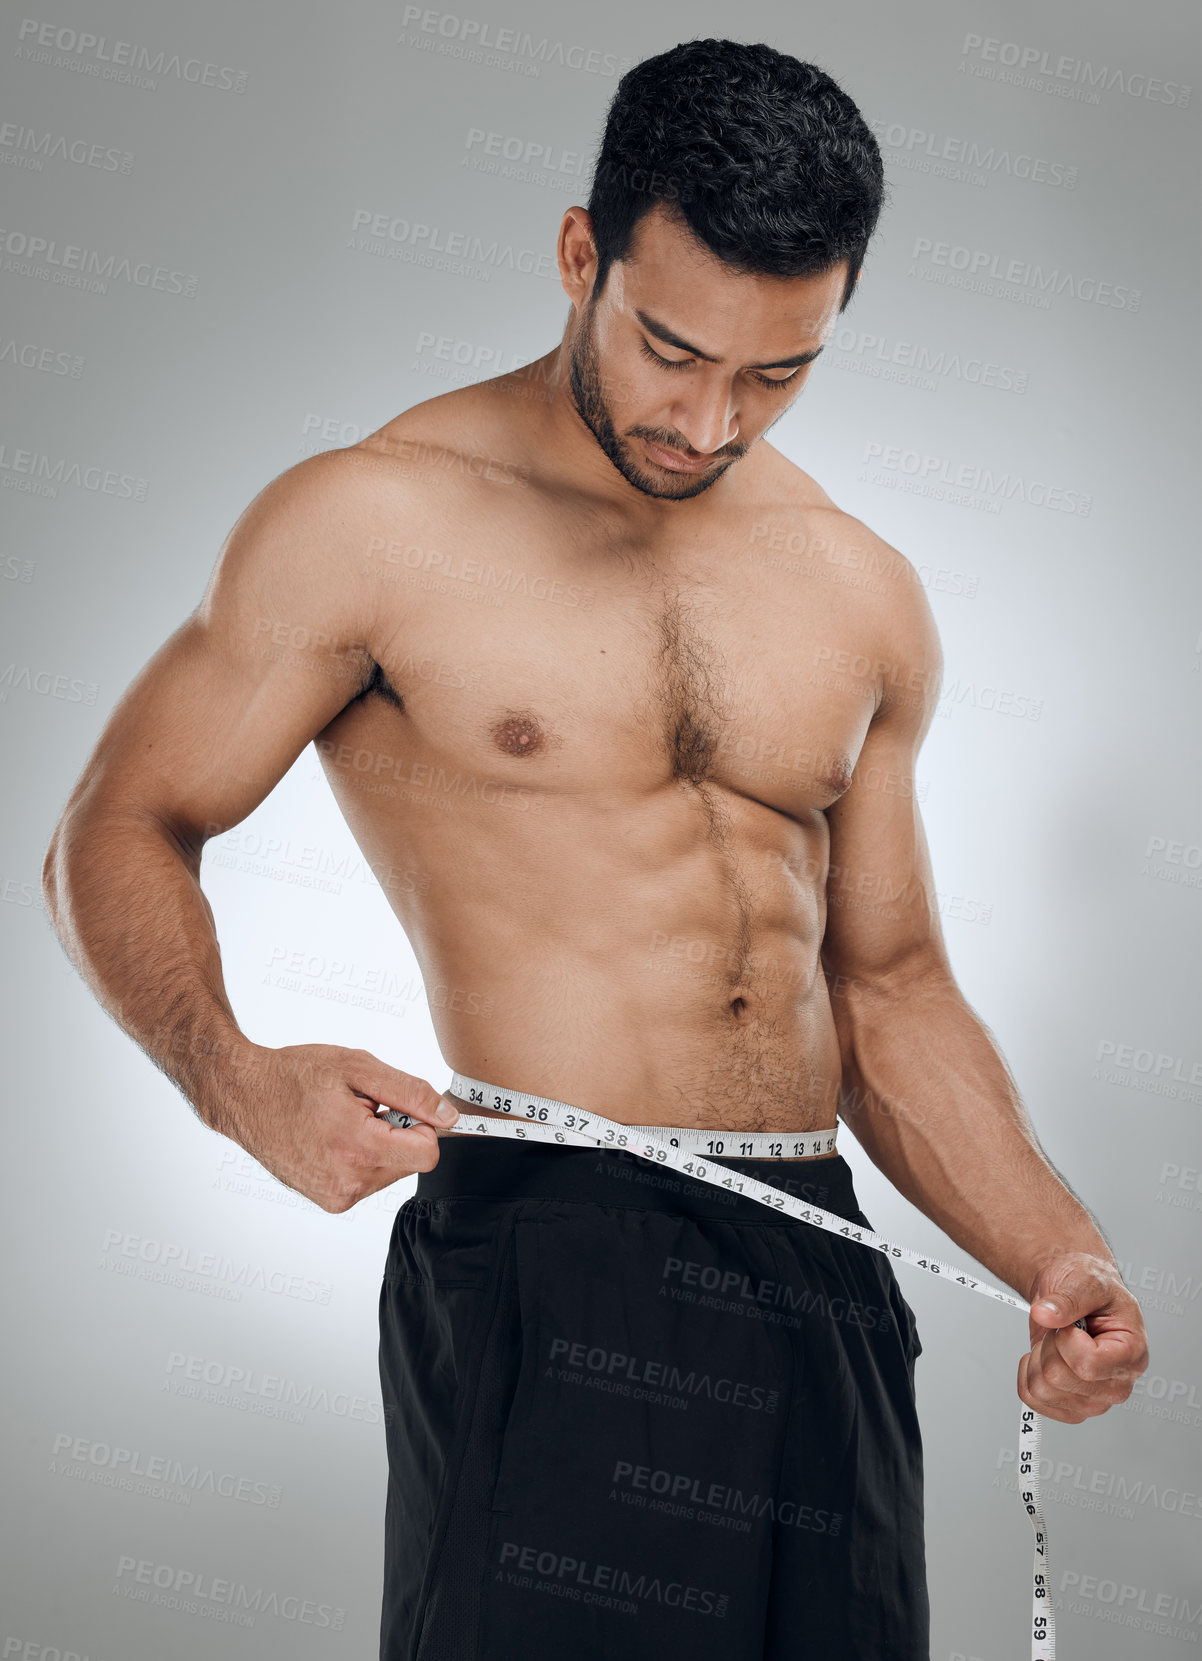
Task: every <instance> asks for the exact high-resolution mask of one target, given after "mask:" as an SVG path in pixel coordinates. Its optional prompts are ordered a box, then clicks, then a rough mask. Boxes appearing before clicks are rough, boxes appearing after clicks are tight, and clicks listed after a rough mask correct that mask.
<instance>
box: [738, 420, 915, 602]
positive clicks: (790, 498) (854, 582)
mask: <svg viewBox="0 0 1202 1661" xmlns="http://www.w3.org/2000/svg"><path fill="white" fill-rule="evenodd" d="M766 448H767V449H768V451H769V463H768V466H767V467H766V468H765V469H764V472H763V474H762V476H761V478H760V479H759V480H757V482H756V503H757V506H756V512H757V514H758V516H759V519H760V521H761V523H760V530H759V536H760V540H761V541H762V542H764V543H765V544H768V545H772V544H773V543H775V545H776V546H777V547H778V548H779V549H780V550H781V551H787V552H788V553H790V554H792V555H794V556H795V557H797V558H799V559H801V560H806V559H808V560H809V561H811V562H813V563H814V564H815V565H822V566H824V567H833V568H834V569H835V570H836V571H838V573H839V574H840V581H841V582H842V583H843V584H844V585H845V586H847V587H848V588H849V589H851V590H852V591H853V592H856V593H859V594H861V595H862V596H863V597H864V599H865V601H866V602H871V601H872V600H874V599H877V600H882V601H885V602H886V605H885V607H884V608H883V609H885V610H889V611H893V610H894V609H895V608H896V606H897V604H898V602H899V601H902V600H903V599H904V598H909V599H910V600H911V601H912V600H913V599H914V597H915V596H914V595H913V594H912V593H911V592H910V591H911V590H918V594H917V598H918V601H919V605H920V608H921V605H922V604H923V603H925V595H924V594H923V593H922V592H921V590H922V584H921V581H920V579H919V575H918V571H917V569H916V568H915V566H914V564H913V563H912V561H911V560H909V559H908V558H907V557H906V555H905V554H903V553H902V552H901V550H900V549H898V548H895V547H894V546H893V545H892V544H891V543H889V542H886V540H885V538H884V537H883V536H880V535H879V534H878V533H877V532H876V531H874V530H873V529H872V528H871V527H870V526H869V525H866V524H865V522H864V521H863V520H862V519H859V518H857V517H856V515H855V514H853V513H849V512H848V511H847V509H846V508H842V507H840V506H839V504H838V503H837V502H836V501H835V500H834V499H833V498H832V497H831V496H830V495H828V494H827V492H826V491H825V490H823V488H822V486H821V485H820V484H819V483H818V482H817V480H816V479H814V478H813V477H812V476H811V475H810V474H809V473H807V472H806V471H805V470H804V469H803V468H801V467H799V466H798V465H797V464H796V463H795V462H793V461H790V460H789V458H788V457H787V456H783V455H781V453H780V452H779V451H778V450H774V449H773V448H772V447H771V446H766Z"/></svg>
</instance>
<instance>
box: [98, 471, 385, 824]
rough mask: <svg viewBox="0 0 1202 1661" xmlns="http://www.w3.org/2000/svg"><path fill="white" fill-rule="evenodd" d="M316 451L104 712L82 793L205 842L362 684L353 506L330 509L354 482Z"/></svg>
mask: <svg viewBox="0 0 1202 1661" xmlns="http://www.w3.org/2000/svg"><path fill="white" fill-rule="evenodd" d="M312 459H313V461H317V462H326V463H327V465H326V466H325V467H324V468H312V467H311V466H309V464H308V463H302V464H301V466H300V467H299V468H293V469H290V470H289V472H288V473H286V474H282V475H281V476H280V478H278V479H276V480H273V481H272V483H271V484H270V485H268V486H267V488H266V489H265V490H264V491H262V492H261V493H260V494H259V495H258V496H257V497H256V498H255V500H254V501H253V502H252V503H251V504H250V506H249V507H248V508H247V510H246V512H245V513H243V514H242V516H241V517H240V518H239V520H238V522H237V524H236V525H235V526H234V528H233V530H232V531H231V533H230V535H229V537H228V538H227V539H226V542H225V545H224V546H223V548H222V550H221V553H220V556H219V558H218V561H217V564H216V567H215V569H214V572H213V575H212V578H211V580H210V582H209V585H208V589H207V591H206V593H205V597H204V600H203V601H202V603H201V605H200V606H199V608H198V609H197V611H196V612H195V613H194V614H193V615H192V616H191V617H190V618H188V620H187V621H186V622H185V623H184V624H183V625H182V626H181V627H180V628H179V629H177V630H176V632H175V634H174V635H172V636H171V638H170V639H169V640H168V641H166V642H165V643H164V645H163V646H161V647H160V648H159V650H158V651H157V652H156V653H155V654H154V656H153V657H152V658H151V659H150V661H149V663H147V664H146V666H145V668H144V669H143V670H142V671H141V673H140V674H139V675H138V676H137V677H136V678H135V680H134V681H133V683H132V684H131V685H130V687H129V688H128V690H127V691H126V693H125V694H124V696H123V697H122V699H121V701H120V702H119V704H118V705H117V707H116V709H115V710H114V711H113V714H112V716H111V717H110V719H109V722H108V724H107V726H106V728H105V730H104V732H103V734H102V735H101V739H100V742H99V744H98V745H97V747H96V750H95V752H94V754H93V756H92V759H91V761H90V762H89V764H88V768H87V769H86V770H85V773H84V776H83V778H82V779H81V781H80V786H79V791H78V794H79V795H80V796H81V797H82V798H83V799H90V800H91V801H92V802H96V803H100V804H102V805H103V807H104V808H105V810H116V811H128V812H132V813H145V814H149V815H153V816H154V817H156V818H158V819H159V820H161V821H162V823H163V824H164V825H166V826H167V827H168V828H170V829H171V830H172V831H173V832H174V833H175V834H176V835H177V836H179V837H180V839H181V840H183V841H186V842H197V841H202V840H203V839H204V838H205V837H206V836H210V835H214V834H217V833H218V832H219V831H221V830H224V829H227V828H228V827H229V826H230V825H235V824H237V823H238V822H239V821H240V820H241V819H244V818H245V817H246V815H247V814H248V813H250V812H252V811H253V810H254V808H255V807H257V806H258V805H259V803H260V802H261V801H262V800H263V799H264V798H265V797H266V796H267V795H268V793H269V792H270V791H271V790H272V789H273V788H274V786H275V785H276V784H277V783H278V782H279V780H280V779H281V778H282V777H283V776H284V774H285V773H286V772H287V771H288V769H289V767H291V766H292V764H293V762H294V761H295V760H296V758H297V757H298V756H299V755H300V753H301V751H302V750H303V749H304V747H305V745H306V744H307V743H308V742H309V741H310V740H311V739H312V738H313V737H314V736H315V734H317V733H318V732H320V731H321V729H322V728H323V727H325V726H326V725H327V724H328V723H329V722H330V721H331V720H333V718H334V717H335V716H336V715H337V714H338V712H339V711H340V710H341V709H343V708H345V706H346V704H347V703H348V702H349V701H350V700H351V699H352V698H353V697H355V696H356V695H357V693H358V692H359V691H360V690H361V688H362V687H363V685H364V683H365V679H366V675H367V671H368V666H369V664H370V656H369V652H368V648H367V645H366V639H367V637H368V635H369V634H370V631H371V626H372V619H371V618H370V617H369V616H365V615H363V609H362V608H363V604H364V602H363V600H362V598H361V591H362V590H363V589H364V588H365V586H366V585H365V584H363V583H361V582H357V581H356V580H355V571H354V565H355V561H354V558H353V553H354V546H355V538H356V536H357V535H359V534H360V529H357V520H358V514H357V512H356V511H355V509H354V506H353V503H352V504H348V503H346V502H344V504H343V511H342V512H339V511H338V496H339V493H340V492H341V493H342V495H343V496H344V497H346V496H347V494H348V483H349V481H348V479H347V477H346V475H345V473H344V474H343V475H342V476H341V477H340V476H339V474H338V472H337V469H336V468H335V467H333V466H332V465H330V463H331V462H332V461H333V459H334V458H328V459H327V458H324V457H314V458H312ZM306 468H307V469H308V471H307V472H306V471H305V469H306ZM298 475H299V476H298ZM348 508H349V511H348Z"/></svg>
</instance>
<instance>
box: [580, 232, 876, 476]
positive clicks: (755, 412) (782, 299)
mask: <svg viewBox="0 0 1202 1661" xmlns="http://www.w3.org/2000/svg"><path fill="white" fill-rule="evenodd" d="M846 276H847V267H846V264H845V263H843V262H840V263H839V265H837V266H835V267H834V268H832V269H831V270H830V271H827V272H824V273H823V274H822V275H821V276H818V277H762V276H741V275H738V274H736V273H734V272H732V271H731V269H730V267H729V266H726V265H724V264H722V262H721V261H719V260H718V259H716V258H715V256H714V255H712V254H711V253H710V252H709V250H708V249H706V248H705V246H704V245H703V244H702V243H700V242H699V241H698V240H697V238H696V237H694V236H693V234H692V232H691V231H689V230H688V228H687V227H686V226H683V225H681V224H679V223H678V222H677V221H675V220H673V219H671V218H670V217H669V216H668V215H667V214H665V213H664V212H663V211H662V210H661V209H660V208H656V209H653V210H652V212H650V213H648V214H646V215H645V216H644V218H643V219H642V220H640V222H639V225H638V227H637V229H636V232H635V238H634V242H633V245H632V247H631V250H630V255H629V257H628V258H627V259H626V260H621V261H618V262H616V263H615V264H613V265H612V266H611V267H610V269H609V273H608V276H607V278H606V282H605V286H604V288H603V289H602V291H601V294H600V295H599V296H598V295H596V294H594V293H590V294H589V296H588V297H587V299H585V300H584V302H583V303H582V305H581V308H580V311H579V315H578V319H577V324H576V329H575V331H574V334H573V335H572V338H571V341H570V345H569V366H570V385H571V390H572V396H573V399H574V401H575V404H576V408H577V410H578V412H579V414H580V417H581V419H582V420H583V421H584V422H585V424H586V425H587V426H588V428H589V430H590V431H591V432H592V434H593V437H594V438H595V439H596V440H597V443H598V444H599V445H600V446H601V449H602V450H603V451H604V452H605V454H606V456H607V457H608V458H609V460H610V461H611V462H612V463H613V465H614V466H615V467H616V468H617V470H618V472H619V473H621V475H622V477H623V478H624V479H625V480H626V481H627V483H628V484H631V485H633V486H634V488H635V489H636V490H639V491H641V492H642V493H643V494H644V495H646V496H655V497H660V498H664V499H667V500H669V501H684V500H685V499H687V498H688V497H690V496H698V495H700V494H701V492H702V491H703V490H708V489H709V487H710V486H711V485H712V484H715V483H716V482H717V480H718V479H720V478H721V477H722V475H723V473H725V472H726V470H727V469H728V468H729V467H731V466H732V465H733V464H734V462H736V461H737V460H738V459H739V458H740V457H741V456H744V455H746V454H747V452H748V450H750V448H751V446H752V445H753V444H754V443H755V442H756V440H757V439H758V438H761V437H762V436H763V435H764V433H766V432H767V430H768V428H769V427H771V426H772V425H773V423H774V422H776V421H778V420H779V419H780V417H781V416H782V415H783V414H784V413H785V411H786V410H787V409H788V408H789V407H790V405H791V404H792V403H793V402H794V401H795V399H796V398H797V395H798V393H799V392H800V391H801V388H802V387H803V386H804V385H805V382H806V380H807V379H808V377H809V373H810V360H812V359H813V358H814V357H815V356H816V355H817V353H818V352H819V351H821V349H822V347H823V345H824V344H825V342H826V339H827V337H828V336H829V335H830V334H831V333H832V331H833V330H834V327H835V324H836V323H837V321H838V317H839V302H840V300H841V299H842V297H843V285H844V282H845V280H846ZM799 359H800V360H804V361H801V362H799V361H798V360H799ZM674 463H675V464H676V465H673V464H674Z"/></svg>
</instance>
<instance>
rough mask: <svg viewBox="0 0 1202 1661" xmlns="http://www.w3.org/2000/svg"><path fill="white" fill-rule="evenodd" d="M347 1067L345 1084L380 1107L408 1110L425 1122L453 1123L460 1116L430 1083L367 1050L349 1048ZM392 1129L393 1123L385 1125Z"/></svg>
mask: <svg viewBox="0 0 1202 1661" xmlns="http://www.w3.org/2000/svg"><path fill="white" fill-rule="evenodd" d="M348 1053H349V1063H348V1068H347V1083H348V1084H349V1085H350V1087H351V1089H352V1090H357V1091H358V1092H359V1093H360V1094H361V1095H365V1096H368V1097H370V1099H371V1100H372V1101H373V1102H378V1103H379V1104H380V1106H381V1107H390V1108H392V1109H393V1110H394V1111H395V1112H397V1113H407V1114H408V1115H409V1117H410V1118H411V1119H421V1120H422V1121H423V1122H424V1123H426V1124H439V1125H442V1126H447V1125H453V1124H454V1122H455V1120H456V1119H457V1118H458V1117H459V1112H458V1109H457V1108H456V1107H454V1106H453V1105H452V1103H451V1102H449V1101H444V1100H443V1098H442V1097H441V1096H440V1095H439V1093H438V1091H437V1090H435V1088H434V1086H433V1085H432V1084H427V1083H426V1081H425V1079H421V1078H415V1077H414V1076H413V1074H412V1073H402V1072H401V1071H400V1070H399V1069H398V1068H396V1067H390V1066H388V1064H387V1062H384V1061H381V1060H379V1058H378V1057H376V1056H374V1055H370V1054H369V1053H368V1052H367V1051H366V1050H351V1051H350V1052H348ZM386 1128H388V1129H393V1130H395V1129H396V1127H395V1126H388V1127H386Z"/></svg>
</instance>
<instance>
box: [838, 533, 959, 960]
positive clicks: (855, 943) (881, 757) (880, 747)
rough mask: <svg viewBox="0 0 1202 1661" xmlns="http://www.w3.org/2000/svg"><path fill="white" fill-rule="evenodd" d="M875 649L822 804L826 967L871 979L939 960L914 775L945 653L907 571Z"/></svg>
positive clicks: (939, 944)
mask: <svg viewBox="0 0 1202 1661" xmlns="http://www.w3.org/2000/svg"><path fill="white" fill-rule="evenodd" d="M899 557H900V556H899ZM906 569H907V570H909V569H910V568H909V567H908V565H907V567H906ZM883 655H884V658H885V667H886V668H887V670H888V673H887V675H886V677H885V684H884V690H883V697H882V702H881V705H880V707H879V708H878V710H877V712H876V714H875V715H874V716H873V719H872V721H871V723H870V725H869V728H868V732H867V734H866V735H865V738H864V743H863V745H862V747H861V750H860V754H859V757H858V758H857V760H856V765H855V768H854V771H853V774H852V783H851V785H850V787H849V788H848V789H847V790H846V791H845V792H844V794H843V795H842V796H841V797H840V798H839V800H838V801H837V802H835V803H834V804H833V805H832V807H831V808H830V809H829V810H828V811H827V822H828V825H829V827H830V839H831V840H830V875H829V877H828V881H827V926H826V936H825V939H824V942H823V962H824V964H825V966H826V968H827V970H828V972H830V973H832V974H838V975H842V976H846V977H849V978H851V979H853V980H855V981H858V982H876V983H877V984H879V985H883V984H885V983H886V982H888V981H889V980H890V979H891V978H895V977H901V978H903V979H904V978H905V977H908V976H911V975H913V974H916V973H922V972H925V971H926V970H928V969H936V970H942V969H945V968H946V966H947V956H946V951H945V948H944V944H943V935H942V931H941V929H940V925H939V912H938V905H937V901H936V895H935V882H934V876H933V874H932V870H931V858H930V853H929V850H928V848H927V841H926V834H925V831H924V829H923V824H922V817H921V814H920V813H919V808H918V790H917V784H916V779H915V768H916V766H917V761H918V754H919V751H920V750H921V748H922V744H923V740H924V739H925V737H926V735H927V731H928V729H929V728H930V724H931V720H932V718H933V716H934V713H935V707H936V703H937V700H938V696H939V685H940V681H941V678H942V671H943V656H942V652H941V649H940V645H939V637H938V633H937V630H936V628H935V621H934V618H933V616H932V614H931V609H930V605H929V604H928V602H927V599H926V595H925V593H924V592H923V590H922V587H921V584H920V583H919V582H918V581H917V578H916V576H914V575H913V574H912V573H911V575H910V576H909V578H908V580H905V581H902V582H900V583H899V584H898V585H897V587H896V590H895V592H894V594H893V595H892V596H891V598H890V638H889V640H888V643H887V647H886V649H885V652H884V654H883Z"/></svg>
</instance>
